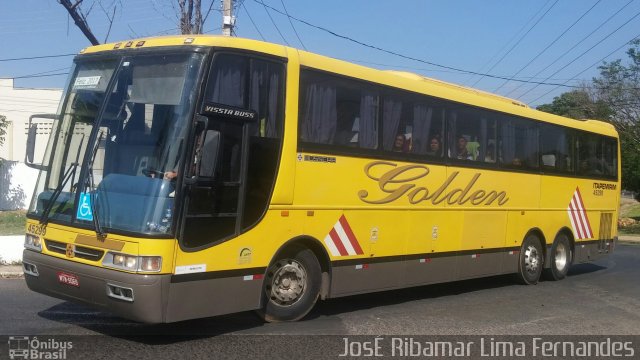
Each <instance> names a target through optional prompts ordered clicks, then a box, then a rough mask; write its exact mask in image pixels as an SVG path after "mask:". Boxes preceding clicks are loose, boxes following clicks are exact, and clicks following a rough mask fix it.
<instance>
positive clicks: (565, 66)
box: [518, 12, 640, 99]
mask: <svg viewBox="0 0 640 360" xmlns="http://www.w3.org/2000/svg"><path fill="white" fill-rule="evenodd" d="M638 16H640V12H638V13H636V14H635V15H633V16H632V17H631V19H629V20H627V21H625V22H624V24H622V25H620V26H619V27H618V28H617V29H615V30H613V31H612V32H610V33H609V34H608V35H607V36H605V37H604V38H602V39H601V40H600V41H598V42H597V43H595V44H594V45H593V46H592V47H590V48H588V49H587V50H585V51H584V52H583V53H582V54H580V55H578V56H576V57H575V58H574V59H573V60H571V61H569V62H568V63H567V64H565V65H564V66H563V67H561V68H560V69H558V70H557V71H556V72H554V73H553V74H551V75H549V76H548V77H547V79H549V78H550V77H552V76H554V75H556V74H557V73H559V72H560V71H562V70H564V69H566V68H567V66H569V65H571V64H573V63H574V62H575V61H576V60H578V59H579V58H581V57H583V56H584V55H585V54H586V53H588V52H589V51H591V50H592V49H593V48H595V47H596V46H598V45H600V44H601V43H602V42H603V41H605V40H606V39H608V38H609V37H611V35H613V34H615V33H616V32H618V31H619V30H620V29H622V28H623V27H624V26H625V25H627V24H628V23H630V22H631V21H632V20H633V19H635V18H637V17H638ZM547 79H545V80H543V81H547ZM540 85H542V84H537V85H536V86H534V87H532V88H531V89H529V90H527V91H526V92H525V93H524V94H522V95H520V96H519V97H518V99H520V98H522V97H523V96H525V95H527V94H528V93H530V92H531V91H533V90H534V89H535V88H537V87H538V86H540ZM554 85H556V86H558V85H560V86H562V84H554Z"/></svg>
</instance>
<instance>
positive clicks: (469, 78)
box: [464, 0, 551, 85]
mask: <svg viewBox="0 0 640 360" xmlns="http://www.w3.org/2000/svg"><path fill="white" fill-rule="evenodd" d="M550 2H551V0H547V2H546V3H544V5H542V7H541V8H540V9H538V11H537V12H536V13H535V14H534V15H533V16H531V17H530V18H529V20H527V22H526V23H525V24H524V25H522V27H521V28H520V30H518V31H517V32H515V33H514V34H513V36H512V37H511V39H509V41H507V42H506V43H505V44H504V45H503V46H502V48H500V50H498V52H496V53H495V54H493V56H492V57H491V59H489V61H487V62H486V63H484V65H482V67H480V70H482V69H485V68H486V67H487V65H489V64H491V63H492V62H493V60H495V59H496V58H497V57H498V55H500V53H502V51H503V50H504V49H506V48H507V46H509V44H511V42H512V41H513V40H515V39H516V38H517V37H518V35H519V34H520V33H522V32H523V31H524V29H526V28H527V26H529V23H531V22H532V21H533V19H535V18H537V17H538V15H539V14H540V13H541V12H542V10H544V9H545V8H546V7H547V5H548V4H549V3H550ZM472 79H473V75H472V76H470V77H468V78H467V79H466V80H465V81H464V84H465V85H466V84H467V83H468V82H469V81H471V80H472Z"/></svg>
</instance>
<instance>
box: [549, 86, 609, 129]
mask: <svg viewBox="0 0 640 360" xmlns="http://www.w3.org/2000/svg"><path fill="white" fill-rule="evenodd" d="M538 110H540V111H544V112H548V113H552V114H556V115H562V116H566V117H570V118H572V119H598V120H605V121H606V120H607V119H609V117H610V116H611V114H612V112H611V109H610V108H609V106H608V105H607V104H606V103H605V102H604V101H601V100H595V99H594V98H593V96H592V95H591V94H590V93H589V91H588V88H587V87H585V88H584V89H581V90H573V91H569V92H566V93H563V94H561V95H560V96H558V97H555V98H553V101H552V102H551V104H544V105H540V106H538Z"/></svg>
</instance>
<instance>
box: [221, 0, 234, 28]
mask: <svg viewBox="0 0 640 360" xmlns="http://www.w3.org/2000/svg"><path fill="white" fill-rule="evenodd" d="M232 10H233V0H222V35H224V36H231V33H232V32H233V25H235V22H236V21H235V20H236V19H235V18H234V17H233V14H232Z"/></svg>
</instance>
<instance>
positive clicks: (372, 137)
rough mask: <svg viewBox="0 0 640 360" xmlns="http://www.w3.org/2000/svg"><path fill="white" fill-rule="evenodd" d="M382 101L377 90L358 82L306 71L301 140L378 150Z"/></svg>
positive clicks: (301, 111)
mask: <svg viewBox="0 0 640 360" xmlns="http://www.w3.org/2000/svg"><path fill="white" fill-rule="evenodd" d="M379 101H380V97H379V95H378V93H377V91H376V90H375V89H373V88H371V87H368V86H366V85H363V84H360V83H358V82H356V81H353V80H348V79H341V78H338V77H335V76H330V75H326V74H319V73H314V72H310V71H306V72H305V71H303V73H302V76H301V85H300V114H299V118H300V131H299V137H300V140H301V141H302V142H305V143H312V144H328V145H337V146H339V147H356V148H365V149H377V148H378V113H379V111H378V109H379Z"/></svg>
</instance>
